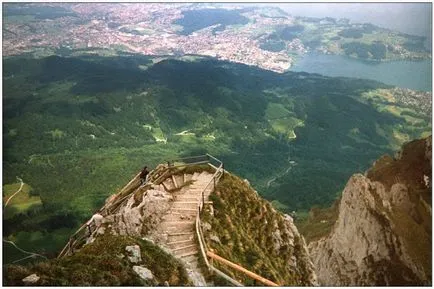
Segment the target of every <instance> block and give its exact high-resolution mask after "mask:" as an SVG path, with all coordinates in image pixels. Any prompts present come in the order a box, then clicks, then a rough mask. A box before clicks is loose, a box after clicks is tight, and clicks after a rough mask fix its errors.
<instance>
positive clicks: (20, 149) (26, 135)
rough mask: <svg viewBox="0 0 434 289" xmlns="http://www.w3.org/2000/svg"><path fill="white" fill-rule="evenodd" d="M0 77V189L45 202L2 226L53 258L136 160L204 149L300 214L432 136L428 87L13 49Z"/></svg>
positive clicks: (209, 62)
mask: <svg viewBox="0 0 434 289" xmlns="http://www.w3.org/2000/svg"><path fill="white" fill-rule="evenodd" d="M4 72H5V73H4V76H3V84H4V85H3V87H4V101H3V104H4V106H3V108H4V122H3V140H4V145H3V148H4V170H3V180H4V185H5V186H7V185H11V186H14V185H16V177H17V176H18V177H19V178H21V179H22V180H23V182H24V183H25V184H26V187H27V186H29V195H30V196H39V198H40V199H41V201H42V204H43V205H42V206H38V207H35V206H33V207H32V206H28V208H27V209H26V210H25V211H24V210H23V211H20V212H19V214H14V215H13V217H12V216H11V218H9V217H8V218H7V221H5V225H4V228H5V230H4V235H5V237H7V238H9V239H11V240H14V241H15V242H17V244H18V245H19V246H20V247H23V248H24V249H27V250H29V251H34V250H42V249H43V250H45V252H46V253H47V254H53V255H54V254H55V252H56V251H57V250H59V249H60V248H59V246H60V245H59V244H63V243H64V242H66V241H67V236H68V235H69V234H70V233H71V232H73V231H74V229H75V228H77V227H78V226H79V224H80V223H81V222H82V221H83V220H85V219H86V217H87V216H88V215H89V214H91V212H92V211H94V210H95V209H97V208H98V207H100V206H101V205H102V204H103V202H104V200H105V199H106V197H107V196H108V195H110V194H111V193H113V192H115V191H117V190H118V189H119V187H120V186H121V185H122V184H123V183H125V182H126V181H127V180H128V179H130V178H131V177H132V176H133V175H134V173H135V172H136V171H137V170H139V168H141V167H143V165H144V164H146V165H148V166H149V167H153V166H155V165H157V164H158V163H160V162H161V160H163V159H172V158H176V157H180V156H191V155H199V154H202V153H203V152H205V151H206V152H209V153H211V154H213V155H216V156H217V157H219V158H220V159H222V160H223V161H224V162H225V166H226V168H227V169H229V170H231V171H233V172H234V173H236V174H238V175H242V176H245V177H246V178H248V179H249V180H250V181H251V183H252V185H254V186H255V187H256V188H258V191H260V192H261V194H262V195H263V196H264V197H266V198H267V199H269V200H276V201H279V202H280V203H281V204H282V206H281V207H282V208H284V209H285V210H286V211H292V210H308V209H309V208H310V207H311V206H312V205H314V204H317V205H321V206H324V205H328V204H330V203H332V202H333V201H334V199H335V198H336V195H337V194H338V192H340V191H341V189H342V188H343V186H344V184H345V181H346V180H347V179H348V177H349V176H350V175H351V174H352V173H353V172H354V171H356V170H365V169H367V167H368V165H369V164H370V163H371V162H372V161H373V160H375V159H376V158H378V157H379V156H380V155H381V154H384V153H385V152H390V151H391V150H392V149H393V148H395V147H396V146H398V145H400V144H401V143H402V142H403V141H405V140H409V139H413V138H418V137H421V136H423V135H425V134H426V133H429V132H430V131H431V119H430V111H426V110H418V107H420V105H419V104H420V103H426V107H431V106H430V105H429V104H430V101H431V96H430V94H423V93H419V92H412V91H403V92H397V91H395V90H394V89H391V88H389V87H388V86H385V85H383V84H381V83H377V82H374V81H367V80H360V79H349V78H330V77H323V76H320V75H316V74H307V73H291V72H289V73H285V74H278V73H273V72H270V71H264V70H261V69H258V68H254V67H249V66H245V65H237V64H233V63H229V62H222V61H216V60H213V59H207V58H203V59H196V60H195V61H190V62H187V61H179V60H174V59H166V60H161V59H155V58H152V57H147V56H139V55H131V54H126V55H124V56H122V57H101V56H95V55H87V56H82V57H78V58H74V57H69V58H65V57H57V56H52V57H47V58H41V59H31V58H24V57H12V58H5V59H4ZM398 96H400V97H398ZM408 100H411V101H412V102H410V104H411V105H409V104H408ZM29 199H30V198H29ZM275 203H276V202H275ZM53 236H54V237H53ZM29 240H33V241H32V242H29ZM48 243H54V244H56V245H54V246H47V245H46V244H48ZM8 256H9V255H7V257H6V260H7V261H6V262H12V261H14V260H16V259H19V258H15V257H14V256H10V257H8Z"/></svg>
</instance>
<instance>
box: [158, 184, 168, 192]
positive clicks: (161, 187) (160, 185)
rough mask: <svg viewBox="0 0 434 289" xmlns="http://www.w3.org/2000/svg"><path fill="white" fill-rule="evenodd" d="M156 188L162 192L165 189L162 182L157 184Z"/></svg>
mask: <svg viewBox="0 0 434 289" xmlns="http://www.w3.org/2000/svg"><path fill="white" fill-rule="evenodd" d="M157 190H159V191H162V192H165V191H166V189H165V188H164V186H163V184H159V185H158V186H157Z"/></svg>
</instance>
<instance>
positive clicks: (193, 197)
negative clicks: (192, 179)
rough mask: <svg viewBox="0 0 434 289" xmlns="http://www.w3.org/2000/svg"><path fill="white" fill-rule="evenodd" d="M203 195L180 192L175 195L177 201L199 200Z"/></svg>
mask: <svg viewBox="0 0 434 289" xmlns="http://www.w3.org/2000/svg"><path fill="white" fill-rule="evenodd" d="M200 198H201V195H193V194H180V195H176V196H175V202H196V203H197V202H199V200H200Z"/></svg>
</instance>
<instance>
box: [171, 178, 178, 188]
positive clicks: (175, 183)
mask: <svg viewBox="0 0 434 289" xmlns="http://www.w3.org/2000/svg"><path fill="white" fill-rule="evenodd" d="M171 179H172V182H173V186H174V187H175V188H179V185H178V183H177V182H176V178H175V175H172V176H171Z"/></svg>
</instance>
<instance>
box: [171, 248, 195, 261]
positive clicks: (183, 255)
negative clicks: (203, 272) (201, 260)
mask: <svg viewBox="0 0 434 289" xmlns="http://www.w3.org/2000/svg"><path fill="white" fill-rule="evenodd" d="M197 253H199V251H198V250H197V249H196V251H193V250H192V251H191V252H188V253H183V254H179V255H178V254H175V256H176V257H177V258H182V259H184V258H185V257H188V256H196V258H197Z"/></svg>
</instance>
